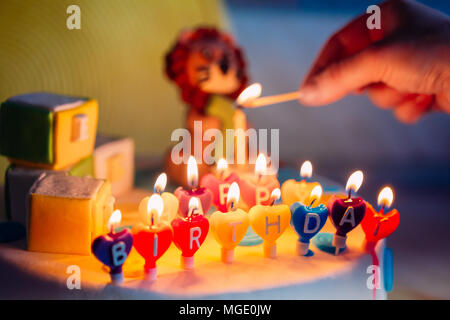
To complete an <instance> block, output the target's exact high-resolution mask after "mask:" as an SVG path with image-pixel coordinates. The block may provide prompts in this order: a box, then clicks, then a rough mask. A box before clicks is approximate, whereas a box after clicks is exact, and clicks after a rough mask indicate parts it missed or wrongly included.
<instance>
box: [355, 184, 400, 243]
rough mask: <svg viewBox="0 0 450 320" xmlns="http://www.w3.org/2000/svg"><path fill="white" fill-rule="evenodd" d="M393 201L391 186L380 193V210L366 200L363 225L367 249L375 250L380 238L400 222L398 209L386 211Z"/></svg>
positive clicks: (393, 229) (386, 235) (387, 234)
mask: <svg viewBox="0 0 450 320" xmlns="http://www.w3.org/2000/svg"><path fill="white" fill-rule="evenodd" d="M393 201H394V192H393V191H392V189H391V188H390V187H385V188H383V189H382V190H381V191H380V193H379V194H378V206H379V208H380V211H378V212H377V211H376V210H375V209H374V208H373V207H372V206H371V205H370V204H369V203H367V202H366V205H367V209H366V214H365V216H364V219H363V220H362V222H361V227H362V229H363V230H364V233H365V235H366V244H365V248H366V250H367V251H371V250H373V249H374V248H375V245H376V244H377V242H378V241H379V240H381V239H384V238H386V237H388V236H389V235H390V234H391V233H392V232H394V231H395V229H397V227H398V225H399V224H400V214H399V213H398V211H397V210H396V209H393V210H391V211H389V212H385V211H386V209H389V207H390V206H391V205H392V202H393Z"/></svg>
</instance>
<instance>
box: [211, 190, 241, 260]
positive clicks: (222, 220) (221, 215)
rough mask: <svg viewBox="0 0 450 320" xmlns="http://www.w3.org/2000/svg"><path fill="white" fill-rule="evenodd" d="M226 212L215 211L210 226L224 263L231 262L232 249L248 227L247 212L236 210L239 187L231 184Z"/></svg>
mask: <svg viewBox="0 0 450 320" xmlns="http://www.w3.org/2000/svg"><path fill="white" fill-rule="evenodd" d="M227 201H228V208H229V211H228V212H222V211H216V212H214V213H213V214H212V215H211V218H210V224H211V231H212V233H213V235H214V238H215V239H216V240H217V242H219V243H220V244H221V246H222V248H221V257H222V261H223V262H225V263H231V262H233V257H234V248H235V247H236V246H237V245H238V243H239V242H240V241H241V240H242V239H243V238H244V236H245V233H246V232H247V229H248V226H249V223H250V222H249V218H248V214H247V212H245V211H244V210H242V209H238V208H237V204H238V202H239V186H238V184H237V183H236V182H233V183H232V184H231V186H230V189H229V191H228V200H227Z"/></svg>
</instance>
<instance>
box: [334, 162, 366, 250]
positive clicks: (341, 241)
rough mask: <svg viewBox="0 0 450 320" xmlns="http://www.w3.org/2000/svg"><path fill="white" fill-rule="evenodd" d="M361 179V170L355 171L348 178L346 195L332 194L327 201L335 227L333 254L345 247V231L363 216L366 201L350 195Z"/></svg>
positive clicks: (350, 228)
mask: <svg viewBox="0 0 450 320" xmlns="http://www.w3.org/2000/svg"><path fill="white" fill-rule="evenodd" d="M362 181H363V173H362V171H359V170H358V171H355V172H354V173H352V175H351V176H350V177H349V178H348V181H347V185H346V187H345V191H348V197H347V198H346V199H342V198H339V197H336V196H332V197H331V198H330V199H329V200H328V203H327V208H328V212H329V214H330V218H331V222H332V223H333V225H334V227H335V228H336V233H335V234H334V236H333V242H332V245H333V246H334V247H335V254H336V255H337V254H339V253H340V250H341V249H343V248H345V242H346V240H347V233H349V232H350V231H352V230H353V229H354V228H356V226H357V225H358V224H360V223H361V221H362V220H363V218H364V214H365V212H366V203H365V201H364V200H363V199H362V198H361V197H352V191H353V192H357V191H358V189H359V187H361V184H362Z"/></svg>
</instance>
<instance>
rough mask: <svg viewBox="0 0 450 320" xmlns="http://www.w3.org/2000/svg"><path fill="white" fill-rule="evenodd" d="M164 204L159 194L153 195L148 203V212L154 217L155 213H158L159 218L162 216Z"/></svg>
mask: <svg viewBox="0 0 450 320" xmlns="http://www.w3.org/2000/svg"><path fill="white" fill-rule="evenodd" d="M163 209H164V204H163V200H162V198H161V196H160V195H159V194H157V193H155V194H152V196H151V197H150V199H149V200H148V202H147V212H148V213H149V214H150V215H152V214H153V212H156V214H157V218H159V217H160V216H161V213H162V212H163Z"/></svg>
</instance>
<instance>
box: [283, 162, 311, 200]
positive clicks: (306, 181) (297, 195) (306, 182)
mask: <svg viewBox="0 0 450 320" xmlns="http://www.w3.org/2000/svg"><path fill="white" fill-rule="evenodd" d="M311 176H312V164H311V162H310V161H305V162H304V163H303V164H302V166H301V168H300V177H301V178H302V180H301V181H299V182H297V181H296V180H294V179H289V180H286V181H285V182H284V183H283V185H282V186H281V199H282V200H283V203H284V204H287V205H288V206H290V205H291V204H293V203H294V202H300V203H301V204H304V205H308V204H310V203H311V201H312V198H311V196H310V195H311V191H312V190H313V189H314V188H315V187H317V186H320V184H319V183H318V182H312V181H310V179H311Z"/></svg>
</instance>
